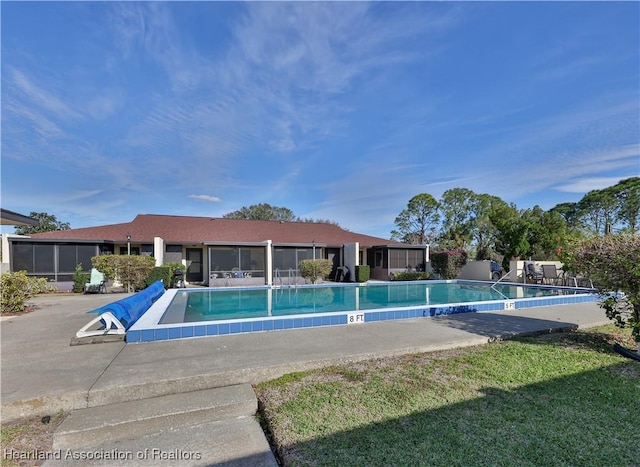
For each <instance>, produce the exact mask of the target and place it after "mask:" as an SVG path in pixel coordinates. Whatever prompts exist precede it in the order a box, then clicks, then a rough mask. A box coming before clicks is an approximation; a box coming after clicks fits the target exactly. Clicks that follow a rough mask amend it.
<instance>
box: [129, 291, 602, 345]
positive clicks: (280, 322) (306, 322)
mask: <svg viewBox="0 0 640 467" xmlns="http://www.w3.org/2000/svg"><path fill="white" fill-rule="evenodd" d="M418 282H428V283H465V284H466V283H470V284H483V285H487V283H486V282H484V281H470V280H451V281H418ZM377 284H378V285H380V284H388V283H387V282H383V283H377ZM323 285H324V286H326V284H323ZM501 285H511V286H523V285H526V286H527V287H538V288H550V286H544V285H532V284H520V283H510V282H505V283H501ZM362 286H368V284H366V283H364V284H363V283H353V284H351V283H349V284H336V285H332V287H362ZM371 286H375V285H371ZM303 287H305V288H309V287H315V286H314V285H299V286H297V288H303ZM278 288H280V287H267V286H262V287H228V288H224V289H232V290H263V289H278ZM285 288H289V287H285ZM291 288H294V286H291ZM551 288H554V289H564V290H571V291H575V293H574V294H571V295H561V296H549V297H531V298H515V299H508V298H505V299H504V300H502V299H500V300H491V301H481V302H458V303H448V304H438V305H435V304H434V305H427V304H425V305H413V306H409V307H393V308H376V309H368V310H352V311H334V312H325V313H317V314H313V315H312V316H309V315H287V316H267V317H257V318H239V319H233V320H218V321H200V322H193V323H171V324H158V321H159V320H160V319H161V318H162V315H163V314H164V311H165V310H166V309H167V307H168V306H169V304H170V303H171V302H172V301H173V299H174V297H175V296H176V294H177V293H179V292H184V289H169V290H167V291H166V292H165V293H164V294H163V295H162V296H161V297H160V298H159V299H158V300H157V301H156V302H155V303H154V304H153V305H152V306H151V307H150V308H149V310H147V311H146V312H145V313H144V314H143V315H142V316H141V317H140V319H139V320H138V321H136V323H134V324H133V326H131V328H129V330H127V333H126V342H127V343H147V342H155V341H167V340H175V339H189V338H199V337H213V336H224V335H232V334H246V333H252V332H269V331H281V330H287V329H300V328H309V327H327V326H343V325H360V324H366V323H371V322H379V321H389V320H401V319H415V318H426V317H433V316H440V315H452V314H457V313H483V312H497V311H505V310H510V311H513V310H518V309H525V308H534V307H542V306H553V305H568V304H575V303H585V302H595V301H598V300H599V297H598V295H597V294H596V293H595V292H594V291H593V290H591V289H583V288H575V287H557V286H555V287H551ZM216 289H217V290H218V289H220V288H216ZM199 290H203V289H199ZM187 293H189V292H187Z"/></svg>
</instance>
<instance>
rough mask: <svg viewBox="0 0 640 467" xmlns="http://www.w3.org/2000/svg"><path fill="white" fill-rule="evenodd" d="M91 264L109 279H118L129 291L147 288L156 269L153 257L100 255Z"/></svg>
mask: <svg viewBox="0 0 640 467" xmlns="http://www.w3.org/2000/svg"><path fill="white" fill-rule="evenodd" d="M91 264H93V267H94V268H96V269H97V270H98V271H100V272H101V273H103V274H104V275H105V277H106V278H107V279H116V278H117V279H118V280H120V282H122V283H123V284H124V285H125V287H127V291H129V292H131V291H132V290H142V289H144V288H145V287H146V279H147V276H148V275H149V272H151V270H152V269H153V268H154V267H155V264H156V260H155V259H154V258H153V257H152V256H138V255H100V256H94V257H93V258H91Z"/></svg>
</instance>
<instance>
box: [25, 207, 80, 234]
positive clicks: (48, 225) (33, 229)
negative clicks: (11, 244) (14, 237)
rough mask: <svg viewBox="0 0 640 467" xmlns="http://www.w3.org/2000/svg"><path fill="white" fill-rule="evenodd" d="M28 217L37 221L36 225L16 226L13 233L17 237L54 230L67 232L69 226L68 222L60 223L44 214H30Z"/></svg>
mask: <svg viewBox="0 0 640 467" xmlns="http://www.w3.org/2000/svg"><path fill="white" fill-rule="evenodd" d="M29 217H32V218H33V219H37V220H38V222H39V224H38V225H35V226H34V225H17V226H16V227H15V233H16V234H18V235H30V234H35V233H42V232H52V231H54V230H69V229H70V228H71V226H70V225H69V223H68V222H61V221H59V220H58V219H56V216H54V215H53V214H47V213H46V212H33V211H32V212H31V213H30V214H29Z"/></svg>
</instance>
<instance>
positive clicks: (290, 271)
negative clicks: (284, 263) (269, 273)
mask: <svg viewBox="0 0 640 467" xmlns="http://www.w3.org/2000/svg"><path fill="white" fill-rule="evenodd" d="M292 275H293V268H289V274H288V277H287V285H288V286H289V287H292V285H291V276H292ZM278 279H280V288H282V287H283V286H284V283H283V280H282V274H280V269H279V268H276V269H275V277H274V285H275V283H276V282H277V281H278ZM293 286H294V287H296V288H297V287H298V280H297V277H296V276H294V281H293ZM276 287H277V286H276Z"/></svg>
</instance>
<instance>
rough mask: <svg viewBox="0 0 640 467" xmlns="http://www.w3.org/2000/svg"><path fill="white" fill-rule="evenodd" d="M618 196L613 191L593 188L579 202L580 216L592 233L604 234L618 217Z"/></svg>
mask: <svg viewBox="0 0 640 467" xmlns="http://www.w3.org/2000/svg"><path fill="white" fill-rule="evenodd" d="M616 204H617V202H616V198H615V197H614V196H613V191H611V190H609V189H605V190H592V191H590V192H589V193H587V194H586V195H584V196H583V198H582V199H581V200H580V201H579V202H578V209H579V212H580V217H581V218H582V220H583V222H584V224H585V226H586V227H587V229H589V231H590V233H593V234H603V233H605V229H606V227H607V225H611V224H613V222H614V220H615V218H616V215H617V214H616V208H617V206H616Z"/></svg>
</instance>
